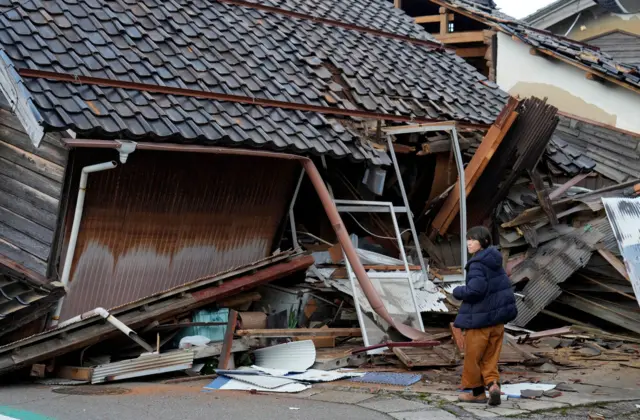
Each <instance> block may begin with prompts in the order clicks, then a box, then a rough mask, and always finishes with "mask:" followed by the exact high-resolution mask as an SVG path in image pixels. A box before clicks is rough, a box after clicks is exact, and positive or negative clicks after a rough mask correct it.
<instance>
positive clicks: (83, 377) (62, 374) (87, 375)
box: [56, 366, 93, 381]
mask: <svg viewBox="0 0 640 420" xmlns="http://www.w3.org/2000/svg"><path fill="white" fill-rule="evenodd" d="M92 376H93V368H86V367H77V366H60V368H58V372H57V373H56V377H58V378H62V379H69V380H73V381H91V377H92Z"/></svg>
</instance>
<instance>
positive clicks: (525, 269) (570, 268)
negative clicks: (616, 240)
mask: <svg viewBox="0 0 640 420" xmlns="http://www.w3.org/2000/svg"><path fill="white" fill-rule="evenodd" d="M603 238H604V235H603V234H602V233H601V232H600V231H598V230H597V229H594V228H593V227H591V226H587V227H585V228H584V229H582V230H581V231H579V232H574V233H572V234H569V235H565V236H562V237H560V238H558V239H556V240H554V241H552V242H549V243H547V244H545V245H544V246H542V247H540V248H538V249H537V250H536V251H535V252H534V253H532V254H531V255H530V256H529V258H527V260H526V261H524V262H522V263H521V264H519V265H518V266H517V267H516V268H515V269H514V270H513V273H512V275H511V280H512V281H513V283H515V284H518V283H520V282H523V281H527V283H526V285H525V287H524V289H523V290H522V291H521V292H520V293H522V294H523V295H524V296H525V298H524V300H522V299H518V301H517V304H518V317H517V318H516V319H515V320H514V321H513V324H515V325H518V326H520V327H524V326H525V325H527V324H528V323H529V322H530V321H531V320H532V319H533V318H534V317H535V316H536V315H538V313H540V311H541V310H543V309H544V308H546V307H547V305H549V304H550V303H551V302H553V301H554V300H555V299H556V298H557V297H558V296H560V294H561V293H562V289H560V286H559V284H560V283H562V282H564V281H565V280H567V279H568V278H569V276H571V275H572V274H573V273H574V272H576V271H577V270H578V269H580V268H582V267H584V266H585V265H586V264H587V263H588V262H589V260H590V259H591V254H592V253H593V251H594V250H595V246H596V244H597V243H598V242H599V241H601V240H602V239H603Z"/></svg>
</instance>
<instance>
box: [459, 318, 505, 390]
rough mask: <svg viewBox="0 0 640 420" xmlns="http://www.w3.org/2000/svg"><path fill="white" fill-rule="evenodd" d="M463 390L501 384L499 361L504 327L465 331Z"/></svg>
mask: <svg viewBox="0 0 640 420" xmlns="http://www.w3.org/2000/svg"><path fill="white" fill-rule="evenodd" d="M464 335H465V342H464V370H463V371H462V388H465V389H469V388H478V387H481V386H487V385H489V384H490V383H491V382H500V372H498V360H499V359H500V352H501V351H502V339H503V338H504V325H496V326H495V327H487V328H479V329H472V330H466V331H465V334H464Z"/></svg>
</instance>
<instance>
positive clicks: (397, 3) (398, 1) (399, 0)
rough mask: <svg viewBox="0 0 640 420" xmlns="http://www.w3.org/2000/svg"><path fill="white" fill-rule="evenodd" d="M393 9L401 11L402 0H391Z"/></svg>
mask: <svg viewBox="0 0 640 420" xmlns="http://www.w3.org/2000/svg"><path fill="white" fill-rule="evenodd" d="M393 7H395V8H396V9H402V0H393Z"/></svg>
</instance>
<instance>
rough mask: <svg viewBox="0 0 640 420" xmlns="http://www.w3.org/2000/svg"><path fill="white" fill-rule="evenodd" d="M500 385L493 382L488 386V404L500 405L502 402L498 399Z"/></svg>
mask: <svg viewBox="0 0 640 420" xmlns="http://www.w3.org/2000/svg"><path fill="white" fill-rule="evenodd" d="M501 394H502V392H501V391H500V385H498V384H496V383H494V384H492V385H491V386H490V387H489V405H500V403H501V402H502V401H501V399H500V395H501Z"/></svg>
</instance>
